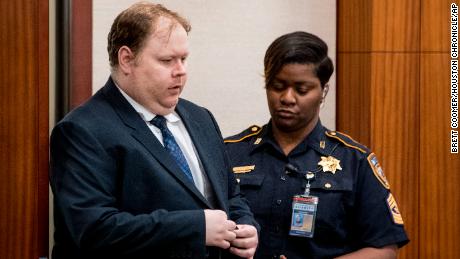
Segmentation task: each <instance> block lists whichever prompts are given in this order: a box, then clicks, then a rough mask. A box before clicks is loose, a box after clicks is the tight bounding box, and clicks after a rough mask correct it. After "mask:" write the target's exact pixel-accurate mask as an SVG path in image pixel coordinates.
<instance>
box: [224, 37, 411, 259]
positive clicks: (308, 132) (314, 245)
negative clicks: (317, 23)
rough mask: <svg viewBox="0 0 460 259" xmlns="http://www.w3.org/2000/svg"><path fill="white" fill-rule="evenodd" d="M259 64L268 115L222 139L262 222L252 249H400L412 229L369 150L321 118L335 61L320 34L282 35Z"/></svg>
mask: <svg viewBox="0 0 460 259" xmlns="http://www.w3.org/2000/svg"><path fill="white" fill-rule="evenodd" d="M264 65H265V87H266V93H267V101H268V107H269V110H270V114H271V120H270V121H269V122H268V123H267V124H266V125H264V126H263V127H258V126H252V127H250V128H249V129H247V130H245V131H243V132H242V133H240V134H238V135H235V136H232V137H229V138H227V139H226V140H225V142H226V143H227V149H228V151H229V154H230V158H231V163H232V166H233V171H234V173H235V175H236V177H237V179H238V180H239V183H240V187H241V190H242V192H243V193H244V194H245V196H246V198H247V199H248V200H249V203H250V206H251V209H252V211H253V212H254V214H255V216H256V220H257V221H258V222H259V224H260V225H261V233H260V240H259V247H258V250H257V252H256V257H255V258H263V259H266V258H287V259H300V258H302V259H304V258H334V257H340V258H396V255H397V249H398V247H401V246H403V245H405V244H406V243H407V242H408V238H407V235H406V232H405V230H404V226H403V220H402V218H401V215H400V213H399V211H398V207H397V205H396V201H395V199H394V197H393V195H392V194H391V192H390V188H389V185H388V182H387V180H386V178H385V176H384V174H383V170H382V168H381V166H380V164H379V162H378V160H377V158H376V156H375V154H374V153H372V152H370V151H369V150H368V149H367V148H366V147H365V146H363V145H361V144H359V143H357V142H355V141H354V140H353V139H351V138H350V137H349V136H347V135H345V134H342V133H339V132H335V131H330V130H328V129H326V128H325V127H324V126H323V125H321V122H320V119H319V110H320V106H321V103H322V102H323V101H324V98H325V96H326V94H327V92H328V89H329V88H328V87H329V86H328V84H327V83H328V81H329V78H330V76H331V74H332V73H333V70H334V67H333V64H332V61H331V59H330V58H329V57H328V56H327V45H326V43H325V42H324V41H323V40H321V39H320V38H318V37H317V36H315V35H312V34H310V33H306V32H294V33H289V34H286V35H283V36H281V37H279V38H277V39H276V40H275V41H274V42H273V43H272V44H271V45H270V46H269V48H268V50H267V52H266V54H265V60H264Z"/></svg>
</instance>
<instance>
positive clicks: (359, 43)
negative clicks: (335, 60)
mask: <svg viewBox="0 0 460 259" xmlns="http://www.w3.org/2000/svg"><path fill="white" fill-rule="evenodd" d="M337 14H338V15H337V33H338V34H339V35H342V37H337V49H338V52H339V53H345V52H369V51H371V47H372V38H371V36H372V1H369V0H340V1H337ZM338 68H341V67H339V66H338Z"/></svg>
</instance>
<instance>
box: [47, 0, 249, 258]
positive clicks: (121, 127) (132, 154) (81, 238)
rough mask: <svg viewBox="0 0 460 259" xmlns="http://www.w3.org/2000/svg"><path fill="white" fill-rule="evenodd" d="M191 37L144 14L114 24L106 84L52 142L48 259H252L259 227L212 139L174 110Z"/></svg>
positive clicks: (182, 27) (193, 115)
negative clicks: (51, 235)
mask: <svg viewBox="0 0 460 259" xmlns="http://www.w3.org/2000/svg"><path fill="white" fill-rule="evenodd" d="M189 31H190V25H189V24H188V22H187V21H186V20H185V19H183V18H182V17H180V16H179V15H178V14H177V13H175V12H172V11H170V10H168V9H166V8H164V7H163V6H161V5H155V4H150V3H139V4H135V5H133V6H131V7H130V8H128V9H127V10H125V11H123V12H122V13H120V14H119V15H118V17H117V18H116V19H115V21H114V23H113V25H112V28H111V31H110V33H109V37H108V51H109V59H110V64H111V68H112V73H111V76H110V78H109V80H108V82H107V83H106V85H105V86H104V87H103V88H102V89H101V90H99V91H98V92H97V93H96V94H95V95H94V96H93V97H92V98H91V99H90V100H89V101H88V102H86V103H85V104H83V105H82V106H80V107H79V108H77V109H75V110H74V111H72V112H71V113H69V114H68V115H67V116H66V117H65V118H64V119H63V120H62V121H61V122H59V123H58V124H57V125H56V127H55V128H54V129H53V132H52V135H51V147H50V150H51V162H50V167H51V173H50V182H51V187H52V190H53V193H54V210H55V211H54V220H55V228H56V232H55V246H54V248H53V258H54V259H63V258H65V259H73V258H75V259H76V258H130V259H136V258H160V259H161V258H224V257H227V256H229V257H230V256H240V257H243V258H252V256H253V255H254V252H255V249H256V247H257V242H258V238H257V229H256V227H258V226H257V223H256V222H255V221H254V218H253V215H252V213H251V212H250V210H249V208H248V206H247V203H246V202H245V200H243V199H242V198H241V197H240V194H239V189H238V187H237V185H236V182H235V179H234V177H233V174H232V173H231V168H230V166H229V162H228V158H227V155H226V153H225V151H224V144H223V140H222V137H221V134H220V130H219V128H218V126H217V124H216V122H215V120H214V118H213V116H212V115H211V113H210V112H209V111H208V110H206V109H204V108H202V107H199V106H197V105H195V104H193V103H191V102H188V101H186V100H183V99H179V95H180V93H181V92H182V89H183V87H184V85H185V82H186V76H187V72H186V59H187V56H188V54H189V53H188V39H187V36H188V32H189ZM227 249H228V250H227Z"/></svg>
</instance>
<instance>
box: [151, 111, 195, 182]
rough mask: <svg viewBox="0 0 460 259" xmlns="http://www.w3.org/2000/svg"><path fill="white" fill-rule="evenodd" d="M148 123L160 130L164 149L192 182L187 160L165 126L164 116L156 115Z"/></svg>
mask: <svg viewBox="0 0 460 259" xmlns="http://www.w3.org/2000/svg"><path fill="white" fill-rule="evenodd" d="M150 123H152V124H153V125H155V126H156V127H157V128H159V129H160V130H161V135H162V136H163V143H164V147H165V148H166V150H168V152H169V154H171V155H172V156H173V157H174V160H176V162H177V164H178V165H179V167H180V168H181V169H182V171H183V172H184V174H185V175H186V176H187V178H189V179H190V181H192V182H193V176H192V172H191V171H190V167H189V166H188V164H187V160H185V156H184V154H183V153H182V150H181V149H180V147H179V145H178V144H177V142H176V140H175V139H174V136H173V134H172V133H171V131H169V129H168V127H167V126H166V119H165V117H163V116H160V115H157V116H155V118H153V119H152V120H151V121H150Z"/></svg>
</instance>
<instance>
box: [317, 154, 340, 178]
mask: <svg viewBox="0 0 460 259" xmlns="http://www.w3.org/2000/svg"><path fill="white" fill-rule="evenodd" d="M318 165H320V166H322V167H323V172H331V173H332V174H335V171H337V170H342V167H341V166H340V160H338V159H337V158H335V157H332V156H328V157H325V156H322V157H321V161H319V162H318Z"/></svg>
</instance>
